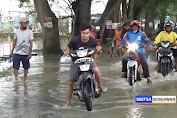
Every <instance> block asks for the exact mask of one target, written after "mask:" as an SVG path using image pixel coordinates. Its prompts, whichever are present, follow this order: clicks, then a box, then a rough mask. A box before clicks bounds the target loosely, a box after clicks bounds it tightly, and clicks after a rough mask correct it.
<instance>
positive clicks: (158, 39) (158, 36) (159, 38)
mask: <svg viewBox="0 0 177 118" xmlns="http://www.w3.org/2000/svg"><path fill="white" fill-rule="evenodd" d="M161 35H162V32H160V33H159V34H158V35H157V37H156V38H155V41H154V44H158V43H160V41H161V37H162V36H161Z"/></svg>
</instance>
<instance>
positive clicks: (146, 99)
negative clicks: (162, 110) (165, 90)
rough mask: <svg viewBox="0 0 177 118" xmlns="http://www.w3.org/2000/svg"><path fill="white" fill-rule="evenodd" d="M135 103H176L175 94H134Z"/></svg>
mask: <svg viewBox="0 0 177 118" xmlns="http://www.w3.org/2000/svg"><path fill="white" fill-rule="evenodd" d="M135 103H136V104H176V96H135Z"/></svg>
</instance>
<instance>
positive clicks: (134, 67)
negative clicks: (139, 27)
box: [126, 43, 143, 86]
mask: <svg viewBox="0 0 177 118" xmlns="http://www.w3.org/2000/svg"><path fill="white" fill-rule="evenodd" d="M141 47H143V46H139V45H138V44H136V43H130V44H128V45H127V46H126V48H127V49H128V50H127V57H126V59H127V61H128V62H127V80H128V82H129V85H130V86H133V84H134V83H135V82H136V81H137V78H138V79H139V80H141V77H140V75H138V68H139V67H138V52H137V50H138V48H141Z"/></svg>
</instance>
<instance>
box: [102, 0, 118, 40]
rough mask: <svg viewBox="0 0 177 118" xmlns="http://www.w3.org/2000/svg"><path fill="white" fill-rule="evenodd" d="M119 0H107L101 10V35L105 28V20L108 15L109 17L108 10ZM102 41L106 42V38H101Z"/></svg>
mask: <svg viewBox="0 0 177 118" xmlns="http://www.w3.org/2000/svg"><path fill="white" fill-rule="evenodd" d="M119 1H121V0H109V1H108V3H107V5H106V8H105V10H104V12H103V14H102V15H101V18H100V27H101V36H103V32H104V30H105V26H106V21H107V20H108V17H109V14H110V11H111V10H112V9H113V8H114V6H115V5H116V4H117V3H118V2H119ZM102 42H103V43H104V42H106V39H105V38H102Z"/></svg>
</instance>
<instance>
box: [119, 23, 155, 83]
mask: <svg viewBox="0 0 177 118" xmlns="http://www.w3.org/2000/svg"><path fill="white" fill-rule="evenodd" d="M140 27H141V22H140V21H137V20H133V21H132V22H131V24H130V29H131V31H130V32H128V33H127V34H126V35H125V37H124V38H123V40H122V43H121V44H122V46H124V45H125V44H126V43H134V42H136V43H137V44H138V45H141V46H146V47H147V46H149V41H147V40H146V39H147V36H146V34H145V33H143V32H141V31H140ZM126 55H127V54H126V53H125V55H124V56H123V57H122V72H123V74H122V77H123V78H126V75H127V60H126ZM138 56H139V59H140V63H141V65H142V68H143V72H144V77H145V78H147V83H148V84H152V81H151V80H150V74H149V67H148V63H147V54H146V52H145V50H144V48H139V49H138Z"/></svg>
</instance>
